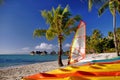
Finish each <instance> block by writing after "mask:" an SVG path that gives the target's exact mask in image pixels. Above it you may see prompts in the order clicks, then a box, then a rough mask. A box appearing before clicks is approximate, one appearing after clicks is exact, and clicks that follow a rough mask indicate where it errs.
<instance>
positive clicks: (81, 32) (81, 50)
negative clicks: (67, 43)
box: [68, 20, 86, 64]
mask: <svg viewBox="0 0 120 80" xmlns="http://www.w3.org/2000/svg"><path fill="white" fill-rule="evenodd" d="M85 48H86V24H85V22H84V21H82V20H81V21H80V24H79V25H78V28H77V31H76V33H75V36H74V39H73V41H72V46H71V49H70V56H69V61H68V64H72V63H76V62H79V61H80V60H82V59H84V57H85V53H86V51H85V50H86V49H85Z"/></svg>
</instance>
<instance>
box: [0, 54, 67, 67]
mask: <svg viewBox="0 0 120 80" xmlns="http://www.w3.org/2000/svg"><path fill="white" fill-rule="evenodd" d="M57 58H58V56H57V55H42V56H40V55H33V56H32V55H29V54H19V55H18V54H17V55H16V54H9V55H0V68H3V67H10V66H16V65H24V64H33V63H41V62H48V61H56V60H57ZM62 59H67V56H62Z"/></svg>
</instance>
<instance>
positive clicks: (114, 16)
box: [113, 9, 120, 56]
mask: <svg viewBox="0 0 120 80" xmlns="http://www.w3.org/2000/svg"><path fill="white" fill-rule="evenodd" d="M113 30H114V32H113V33H114V34H113V35H114V44H115V49H116V52H117V55H118V56H120V54H119V51H118V42H117V36H116V9H114V15H113Z"/></svg>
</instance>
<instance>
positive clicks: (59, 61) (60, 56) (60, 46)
mask: <svg viewBox="0 0 120 80" xmlns="http://www.w3.org/2000/svg"><path fill="white" fill-rule="evenodd" d="M58 39H59V42H58V43H59V52H58V65H59V66H63V63H62V35H59V37H58Z"/></svg>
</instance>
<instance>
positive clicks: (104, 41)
mask: <svg viewBox="0 0 120 80" xmlns="http://www.w3.org/2000/svg"><path fill="white" fill-rule="evenodd" d="M116 31H117V40H118V49H119V51H120V27H118V28H117V30H116ZM86 52H87V53H104V52H115V45H114V36H113V32H108V35H107V36H105V37H103V35H102V34H101V32H100V31H99V30H97V29H95V30H94V31H93V33H92V35H90V36H87V37H86Z"/></svg>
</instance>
